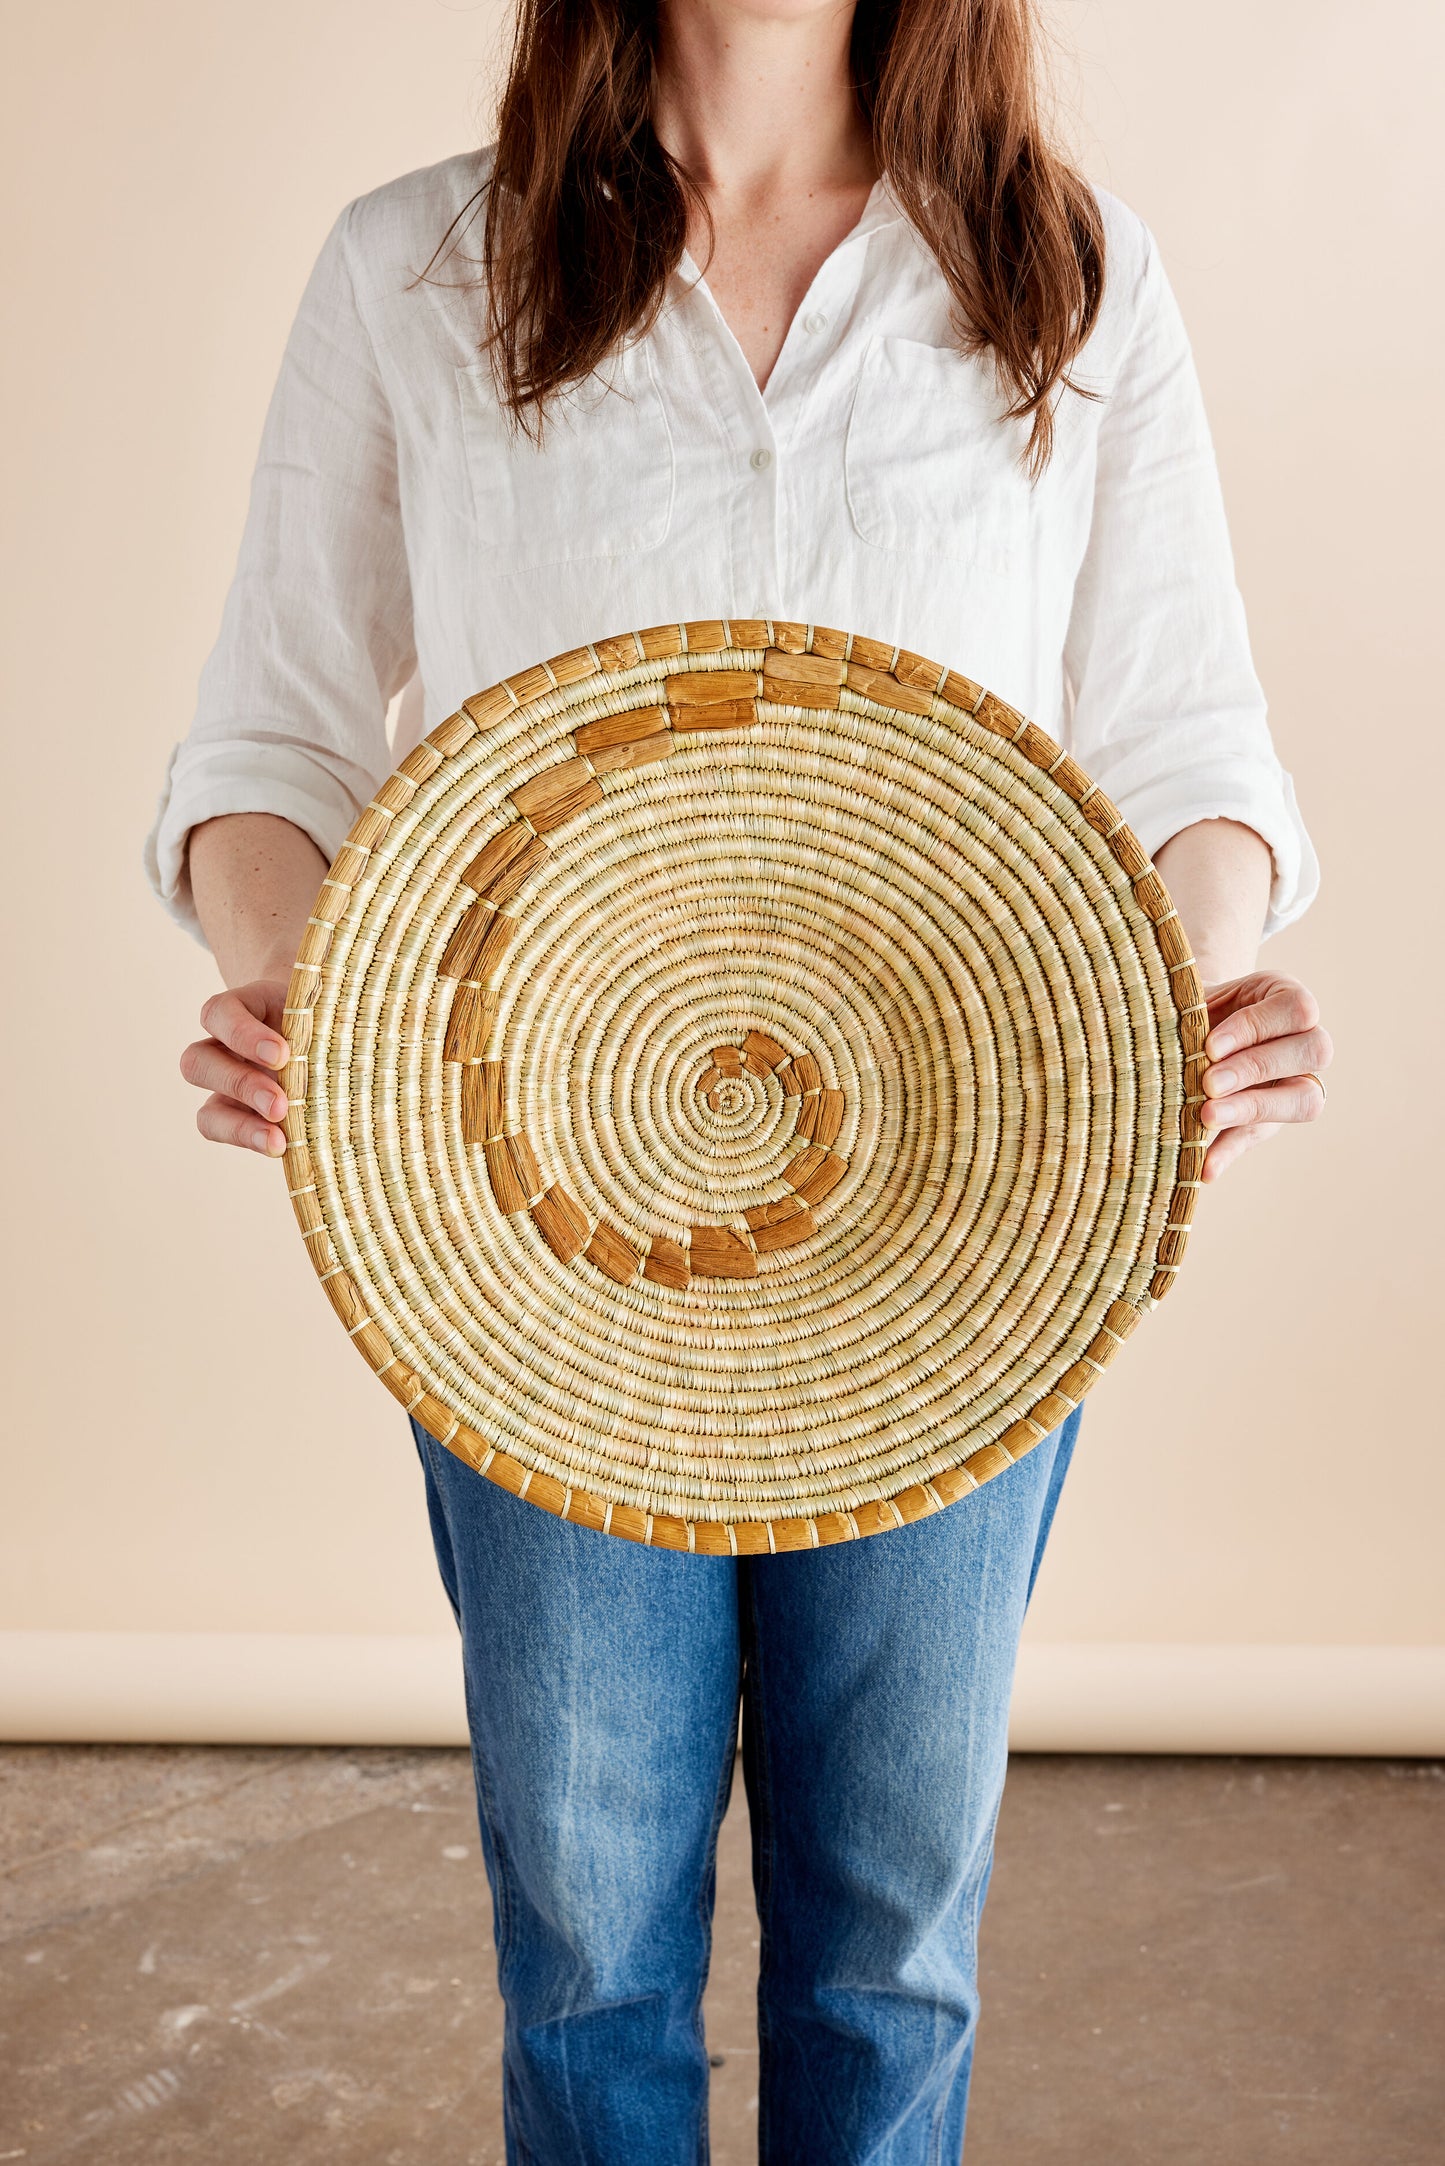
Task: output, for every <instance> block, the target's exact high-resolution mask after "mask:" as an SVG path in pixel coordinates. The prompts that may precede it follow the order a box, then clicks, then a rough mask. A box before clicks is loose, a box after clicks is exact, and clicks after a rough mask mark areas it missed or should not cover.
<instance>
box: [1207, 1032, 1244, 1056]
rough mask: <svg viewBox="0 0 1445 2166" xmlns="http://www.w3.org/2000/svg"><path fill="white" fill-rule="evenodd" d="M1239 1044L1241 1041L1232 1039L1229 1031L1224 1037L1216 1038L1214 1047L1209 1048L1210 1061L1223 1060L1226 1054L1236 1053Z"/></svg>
mask: <svg viewBox="0 0 1445 2166" xmlns="http://www.w3.org/2000/svg"><path fill="white" fill-rule="evenodd" d="M1238 1043H1239V1040H1238V1039H1237V1038H1231V1037H1230V1035H1229V1033H1228V1031H1226V1032H1225V1034H1224V1036H1223V1037H1222V1038H1216V1039H1215V1041H1214V1043H1213V1045H1212V1046H1211V1047H1210V1048H1209V1057H1210V1059H1211V1060H1222V1059H1223V1058H1224V1056H1225V1054H1226V1053H1232V1052H1233V1051H1234V1049H1235V1047H1236V1046H1237V1045H1238Z"/></svg>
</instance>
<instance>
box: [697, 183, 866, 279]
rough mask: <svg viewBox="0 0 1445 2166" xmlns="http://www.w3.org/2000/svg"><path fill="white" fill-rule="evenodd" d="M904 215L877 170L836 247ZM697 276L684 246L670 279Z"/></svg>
mask: <svg viewBox="0 0 1445 2166" xmlns="http://www.w3.org/2000/svg"><path fill="white" fill-rule="evenodd" d="M907 215H908V214H907V212H906V211H905V210H904V208H903V206H902V204H901V203H900V202H899V200H898V198H897V196H895V195H894V193H893V189H892V185H891V183H890V182H889V179H888V175H887V174H886V173H880V174H879V176H878V178H877V180H876V181H874V183H873V186H872V187H871V188H870V189H869V191H868V198H867V201H866V202H865V203H864V205H863V211H862V215H861V217H860V218H859V220H858V223H857V225H856V226H854V227H853V228H852V229H851V230H850V231H849V232H847V233H845V234H844V236H843V238H842V240H841V241H840V242H839V243H838V246H839V247H840V248H847V247H849V246H851V244H852V243H853V242H854V241H862V240H866V239H867V237H868V235H869V234H870V233H877V232H879V231H880V230H881V229H882V228H883V227H884V226H895V225H897V224H898V223H899V222H900V220H902V219H905V218H906V217H907ZM701 275H702V274H701V272H700V271H699V268H698V265H697V262H696V260H695V259H694V257H693V255H692V252H691V250H689V249H687V248H684V250H683V252H682V260H681V261H680V262H679V264H678V265H677V267H676V269H675V270H674V272H673V276H674V278H682V279H685V280H686V282H687V283H688V284H689V285H691V284H692V283H693V282H694V280H696V279H697V278H699V277H700V276H701Z"/></svg>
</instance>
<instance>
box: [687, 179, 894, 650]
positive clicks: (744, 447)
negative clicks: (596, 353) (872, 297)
mask: <svg viewBox="0 0 1445 2166" xmlns="http://www.w3.org/2000/svg"><path fill="white" fill-rule="evenodd" d="M903 215H904V214H903V211H902V210H901V208H900V207H899V205H898V203H897V200H896V198H895V197H894V196H893V194H892V191H891V190H890V189H889V187H888V183H887V177H886V175H882V174H880V175H879V177H878V179H877V180H876V181H875V182H874V184H873V188H872V190H871V192H870V194H869V197H868V200H867V202H866V203H865V205H864V207H863V211H862V215H861V216H860V218H859V220H858V222H857V224H856V225H855V226H853V227H852V229H851V230H850V231H849V232H848V233H846V234H845V235H844V236H843V238H842V240H841V241H839V242H838V244H837V246H836V247H835V248H834V249H833V250H832V252H831V253H830V254H829V255H828V256H827V257H826V258H825V259H824V261H823V262H822V263H821V264H820V265H819V267H818V270H817V271H816V273H815V274H814V276H813V279H812V282H811V283H810V285H809V287H808V289H807V292H806V293H805V294H804V295H803V298H802V301H801V302H800V304H799V306H798V308H797V310H796V312H795V314H794V316H793V320H792V322H791V323H790V324H789V325H788V329H787V334H786V336H785V338H784V340H783V343H782V346H781V348H780V349H779V352H778V357H777V359H776V361H775V362H774V363H773V367H772V371H771V373H770V375H769V377H768V381H767V385H766V388H765V389H759V386H758V380H757V378H756V377H755V376H754V374H753V371H752V366H751V364H750V363H749V361H748V357H747V355H746V354H745V353H744V352H743V349H742V346H741V345H740V343H739V341H738V338H737V335H736V333H735V332H734V331H733V328H732V326H731V324H730V323H729V322H728V320H727V318H726V317H725V316H724V314H723V312H722V310H721V308H720V307H719V306H718V303H717V300H716V298H715V296H714V295H713V293H712V290H711V288H710V287H709V286H708V283H707V280H706V278H705V277H704V276H703V273H702V271H701V270H700V269H699V267H698V264H697V262H696V259H695V258H694V257H693V255H692V253H691V251H690V250H688V249H686V248H684V250H683V252H682V259H681V262H680V263H679V265H678V267H677V269H676V271H675V272H674V273H673V277H674V280H675V281H676V282H677V283H678V285H679V287H680V289H681V290H680V292H679V295H678V298H679V301H680V303H681V305H682V307H683V308H684V309H685V310H687V311H689V312H690V313H689V315H688V326H689V330H690V332H691V333H692V336H693V341H694V347H695V350H696V351H697V354H698V359H699V362H700V364H701V365H702V366H703V367H704V368H705V370H706V374H707V380H708V382H709V384H710V386H711V388H712V391H713V397H714V412H715V418H716V419H717V421H718V422H719V424H720V426H721V427H722V429H723V431H724V434H725V436H726V439H727V443H728V454H729V456H730V457H731V458H732V460H733V462H734V464H735V467H736V481H735V484H734V486H733V488H732V489H731V491H730V492H729V505H730V510H731V534H730V541H731V551H730V554H731V560H732V565H733V575H734V579H735V581H736V582H737V588H738V591H737V592H736V593H735V594H734V596H733V603H732V607H733V608H734V610H736V611H738V612H739V613H741V614H747V615H751V616H759V617H768V616H773V615H775V614H777V613H778V611H779V609H780V608H781V607H783V606H785V605H784V604H783V603H782V602H781V600H780V597H782V595H783V592H784V581H783V576H782V565H783V559H784V553H785V549H786V543H787V536H786V533H785V530H784V520H783V508H784V503H785V481H786V475H785V473H784V471H783V462H785V461H786V459H787V455H788V447H789V444H790V443H791V441H792V439H793V437H794V435H795V433H796V428H797V422H798V418H799V416H800V414H801V412H802V409H803V406H804V404H805V402H806V400H807V398H808V395H809V392H810V390H811V389H812V388H813V387H814V386H815V385H816V383H817V380H818V376H819V373H820V371H821V369H822V367H823V364H824V362H825V361H826V359H827V357H828V355H829V354H830V353H831V352H832V350H833V348H834V344H835V343H836V338H837V332H838V326H839V325H840V324H841V323H843V322H844V320H845V319H846V318H847V316H848V314H849V312H850V310H851V308H852V306H853V302H854V300H855V298H856V296H857V292H858V288H859V285H860V283H861V281H862V276H863V264H864V258H865V253H866V250H867V247H868V243H869V238H870V236H871V235H872V234H874V233H876V232H877V231H879V229H880V228H881V227H883V226H887V225H892V224H894V223H895V222H896V221H897V220H898V219H900V218H902V216H903ZM830 334H832V336H831V337H830Z"/></svg>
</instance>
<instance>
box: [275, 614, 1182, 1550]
mask: <svg viewBox="0 0 1445 2166" xmlns="http://www.w3.org/2000/svg"><path fill="white" fill-rule="evenodd" d="M1206 1027H1207V1015H1206V1010H1205V1006H1204V1000H1203V994H1202V989H1201V986H1200V982H1199V978H1198V975H1197V973H1196V970H1195V967H1194V963H1193V960H1192V958H1191V956H1190V952H1189V947H1188V944H1187V941H1186V939H1185V935H1184V929H1183V926H1182V924H1181V923H1180V919H1179V916H1178V913H1177V911H1176V910H1175V909H1174V907H1173V904H1172V903H1171V901H1170V899H1169V895H1168V893H1167V891H1166V890H1165V887H1164V885H1163V883H1162V881H1161V880H1160V878H1159V876H1158V874H1157V872H1156V871H1155V870H1154V868H1153V866H1152V865H1151V863H1150V861H1149V859H1148V857H1147V856H1146V855H1145V853H1144V851H1143V850H1142V849H1141V848H1140V846H1139V843H1138V842H1137V840H1136V839H1135V837H1134V836H1133V834H1132V833H1131V832H1130V830H1129V828H1128V826H1127V825H1126V824H1125V822H1124V821H1123V819H1122V818H1121V817H1120V814H1119V812H1118V809H1117V807H1116V806H1115V805H1113V804H1112V803H1111V802H1110V800H1109V798H1108V797H1107V796H1106V795H1105V793H1104V792H1103V791H1102V790H1101V789H1099V788H1098V787H1097V785H1096V784H1094V783H1093V782H1091V781H1090V779H1089V777H1088V775H1087V774H1086V773H1085V772H1084V770H1083V769H1082V768H1081V767H1080V766H1079V765H1078V764H1077V762H1076V761H1075V760H1074V759H1073V758H1072V757H1071V756H1070V755H1069V754H1068V753H1067V752H1066V751H1065V750H1064V748H1063V747H1062V746H1060V745H1059V744H1057V743H1055V741H1054V739H1053V738H1052V737H1050V736H1049V735H1048V734H1047V733H1046V732H1045V731H1043V730H1041V729H1039V728H1037V727H1036V726H1035V725H1034V724H1033V723H1032V722H1029V721H1028V720H1027V719H1026V718H1025V717H1024V716H1023V715H1022V714H1020V713H1019V712H1018V710H1017V709H1016V708H1013V707H1011V706H1009V705H1008V704H1007V703H1006V702H1005V701H1003V700H1001V699H999V698H997V697H996V696H995V695H994V694H993V693H992V692H989V691H987V690H986V689H985V688H984V687H983V686H982V685H980V684H977V683H975V682H973V680H971V679H970V678H968V677H965V676H963V675H961V674H960V673H959V672H958V671H956V670H952V669H948V668H945V667H944V666H943V665H942V664H940V663H937V662H932V661H928V660H926V659H925V658H924V657H923V656H921V655H917V654H913V653H910V652H908V651H906V650H904V649H901V648H898V647H895V646H891V645H889V644H888V643H887V642H886V641H882V640H877V639H865V638H862V637H860V636H859V635H857V634H855V633H848V632H841V631H836V630H834V629H832V628H831V627H829V626H826V625H818V624H801V623H794V622H779V621H776V620H772V619H767V620H763V619H739V618H733V619H730V620H729V619H722V620H703V621H697V622H692V621H689V622H686V623H680V624H664V625H654V626H651V627H649V628H648V629H646V630H643V631H631V632H625V633H622V634H619V635H618V636H616V637H613V638H607V639H598V640H595V641H593V642H591V643H590V644H588V645H586V646H583V647H577V648H574V649H571V650H570V651H568V652H567V653H565V654H557V655H553V656H552V657H551V658H550V659H549V660H547V661H545V662H539V663H538V664H537V665H536V666H535V667H534V668H531V669H525V670H522V671H520V672H519V673H518V674H517V675H515V676H512V677H507V678H505V679H503V680H502V681H501V682H500V683H499V684H495V685H493V686H491V687H490V688H489V689H488V690H487V691H485V692H480V693H478V694H477V696H476V697H475V698H473V699H468V700H465V701H463V703H462V705H461V707H460V708H459V709H458V711H457V712H456V713H455V714H454V715H451V716H450V717H449V718H448V719H447V720H446V721H445V722H443V723H441V724H440V725H439V726H438V727H437V728H436V729H434V730H433V731H432V732H431V733H430V735H429V736H427V737H426V738H424V739H423V741H422V742H421V743H420V744H419V745H417V747H416V748H415V750H414V751H412V752H410V753H409V754H408V755H407V757H406V758H405V759H404V760H403V761H402V762H401V765H400V766H399V767H398V768H397V770H396V771H395V773H394V774H393V775H392V776H391V778H390V779H389V780H388V781H387V782H386V784H385V785H384V786H383V787H382V788H381V789H380V790H378V792H377V794H376V796H375V797H374V798H373V799H372V801H371V803H370V804H369V805H368V806H367V807H366V809H365V811H364V812H363V813H362V814H361V816H360V818H359V819H358V820H357V821H356V822H355V824H354V826H353V827H352V829H351V832H350V834H349V835H348V837H347V839H346V842H345V843H344V844H343V846H342V848H341V849H340V851H339V852H338V853H337V855H336V858H335V859H334V861H333V863H332V865H331V868H330V871H329V873H328V876H327V878H326V881H325V883H324V884H323V886H322V888H321V890H320V893H319V895H318V896H317V900H316V905H315V910H314V912H313V915H312V917H311V920H310V923H309V925H308V927H307V930H306V933H305V936H304V938H303V940H302V942H301V946H300V949H299V951H298V954H297V958H296V963H295V967H294V970H293V972H292V975H291V980H290V985H289V988H288V992H287V1006H286V1018H285V1028H286V1033H287V1037H288V1040H289V1044H290V1048H291V1054H292V1058H291V1060H290V1062H289V1065H288V1066H287V1068H286V1069H285V1071H284V1075H283V1079H282V1080H283V1083H284V1086H285V1088H286V1091H287V1093H288V1095H289V1097H290V1100H291V1107H290V1111H289V1113H288V1115H287V1118H286V1123H285V1127H286V1136H287V1149H286V1155H285V1159H284V1161H283V1163H284V1167H285V1172H286V1181H287V1188H288V1191H289V1193H290V1196H291V1201H292V1204H293V1206H294V1209H295V1212H296V1216H297V1219H298V1221H299V1223H300V1226H301V1231H302V1234H303V1236H304V1238H305V1242H306V1247H307V1251H308V1253H309V1255H310V1257H311V1260H312V1263H313V1265H314V1266H315V1268H316V1271H317V1273H318V1274H319V1276H320V1279H321V1283H322V1284H323V1286H324V1287H325V1288H326V1292H327V1294H328V1296H329V1298H330V1300H331V1303H332V1306H333V1307H334V1308H335V1310H336V1312H337V1314H338V1315H339V1316H340V1318H341V1320H342V1323H343V1324H344V1325H345V1327H346V1330H347V1332H348V1333H349V1334H350V1336H351V1338H352V1340H353V1341H354V1342H355V1344H356V1346H357V1347H358V1348H359V1349H360V1351H361V1353H362V1354H363V1355H364V1356H365V1358H366V1360H367V1361H368V1362H369V1363H370V1365H371V1367H372V1368H373V1369H374V1370H375V1371H376V1373H377V1374H378V1376H379V1377H380V1378H381V1380H382V1382H383V1383H384V1384H385V1385H386V1387H387V1389H388V1390H389V1391H390V1392H392V1393H393V1395H394V1396H395V1397H396V1398H397V1399H398V1400H399V1401H400V1402H401V1404H402V1405H403V1406H404V1407H406V1408H407V1409H408V1410H409V1411H410V1412H411V1413H413V1414H414V1415H415V1416H416V1418H417V1420H418V1421H419V1422H420V1423H421V1424H422V1425H423V1427H424V1428H426V1429H427V1430H429V1431H430V1432H431V1433H432V1434H433V1435H434V1436H436V1437H437V1438H438V1439H439V1440H440V1441H441V1442H442V1443H443V1444H444V1445H445V1446H446V1447H447V1448H448V1449H449V1450H450V1451H452V1452H454V1453H456V1454H457V1455H458V1456H459V1457H460V1458H462V1459H463V1460H465V1461H466V1462H467V1463H468V1464H469V1465H471V1466H473V1467H474V1468H476V1469H477V1471H478V1472H479V1473H481V1474H484V1475H486V1476H487V1477H488V1478H489V1479H490V1480H492V1481H494V1482H498V1483H500V1484H501V1485H502V1486H503V1487H504V1488H506V1489H508V1490H510V1491H512V1492H513V1493H515V1494H516V1495H518V1496H521V1497H526V1498H527V1499H529V1500H530V1501H531V1502H532V1503H534V1504H539V1505H541V1506H542V1507H543V1508H544V1509H545V1510H547V1511H550V1512H553V1513H557V1514H560V1515H561V1516H563V1517H564V1518H568V1519H572V1520H575V1521H577V1522H578V1523H579V1524H581V1525H583V1526H586V1527H591V1528H598V1529H601V1530H603V1531H604V1532H608V1533H612V1534H617V1535H622V1536H624V1537H626V1538H627V1539H629V1540H632V1541H641V1542H648V1543H651V1544H652V1545H653V1546H655V1547H658V1548H666V1549H675V1550H689V1551H695V1552H697V1553H700V1554H704V1555H728V1554H733V1555H740V1554H754V1553H757V1552H760V1551H764V1552H765V1551H768V1550H782V1549H801V1548H808V1547H813V1546H817V1545H819V1544H822V1543H826V1542H837V1541H851V1540H854V1539H856V1538H857V1537H859V1536H861V1535H868V1534H874V1533H879V1532H882V1531H885V1530H887V1529H889V1528H893V1527H898V1526H903V1525H906V1524H907V1523H908V1522H910V1521H912V1520H915V1519H919V1518H922V1517H923V1516H925V1515H926V1514H928V1513H930V1512H934V1511H938V1510H939V1509H941V1508H942V1507H943V1506H945V1505H948V1504H952V1503H953V1502H955V1500H958V1499H962V1498H965V1497H967V1495H968V1494H969V1493H970V1492H971V1491H973V1490H974V1489H976V1488H977V1487H979V1485H980V1484H981V1483H983V1482H985V1481H988V1480H990V1479H991V1478H992V1477H993V1476H995V1475H996V1474H998V1473H1000V1472H1002V1471H1003V1470H1004V1469H1005V1468H1006V1467H1009V1466H1011V1465H1012V1464H1013V1462H1014V1461H1015V1460H1016V1459H1018V1458H1019V1457H1020V1456H1021V1455H1022V1454H1023V1453H1024V1452H1026V1451H1028V1450H1030V1449H1031V1447H1032V1446H1033V1445H1035V1444H1036V1443H1038V1442H1039V1441H1040V1439H1041V1438H1043V1437H1045V1436H1047V1435H1048V1434H1049V1432H1050V1431H1051V1430H1052V1429H1054V1428H1055V1427H1056V1426H1057V1425H1058V1424H1059V1423H1060V1422H1061V1421H1063V1420H1064V1419H1065V1418H1066V1417H1067V1415H1068V1414H1069V1413H1070V1412H1071V1411H1072V1409H1073V1408H1074V1407H1075V1406H1076V1405H1077V1404H1078V1403H1079V1401H1080V1399H1081V1398H1082V1397H1083V1395H1084V1393H1085V1392H1087V1391H1088V1390H1089V1389H1090V1388H1091V1387H1092V1386H1093V1385H1094V1383H1095V1382H1096V1381H1097V1380H1098V1378H1099V1377H1100V1376H1102V1375H1103V1373H1104V1371H1105V1369H1106V1368H1107V1367H1108V1366H1109V1364H1110V1362H1111V1361H1112V1360H1113V1359H1114V1357H1115V1355H1116V1354H1117V1352H1118V1350H1119V1348H1120V1346H1122V1344H1123V1343H1124V1341H1125V1339H1126V1338H1127V1337H1128V1336H1129V1334H1130V1332H1132V1331H1133V1329H1134V1327H1135V1325H1136V1324H1137V1322H1138V1320H1139V1318H1140V1316H1141V1315H1142V1314H1143V1313H1144V1312H1145V1311H1146V1310H1148V1309H1150V1308H1152V1307H1153V1306H1154V1304H1155V1303H1156V1302H1157V1301H1159V1300H1161V1299H1162V1298H1163V1296H1164V1294H1165V1293H1166V1292H1167V1291H1168V1289H1169V1287H1170V1286H1171V1285H1172V1284H1173V1282H1174V1276H1175V1273H1176V1272H1177V1271H1178V1269H1179V1266H1180V1262H1181V1259H1182V1257H1183V1254H1184V1246H1185V1242H1186V1239H1187V1233H1188V1227H1189V1222H1190V1219H1191V1216H1192V1213H1193V1207H1194V1198H1195V1195H1196V1193H1197V1190H1198V1187H1199V1177H1200V1170H1201V1167H1202V1164H1203V1159H1204V1149H1205V1130H1204V1128H1203V1124H1202V1122H1201V1120H1200V1118H1199V1108H1200V1106H1201V1104H1202V1091H1201V1076H1202V1071H1203V1067H1204V1052H1203V1046H1204V1036H1205V1030H1206Z"/></svg>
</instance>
